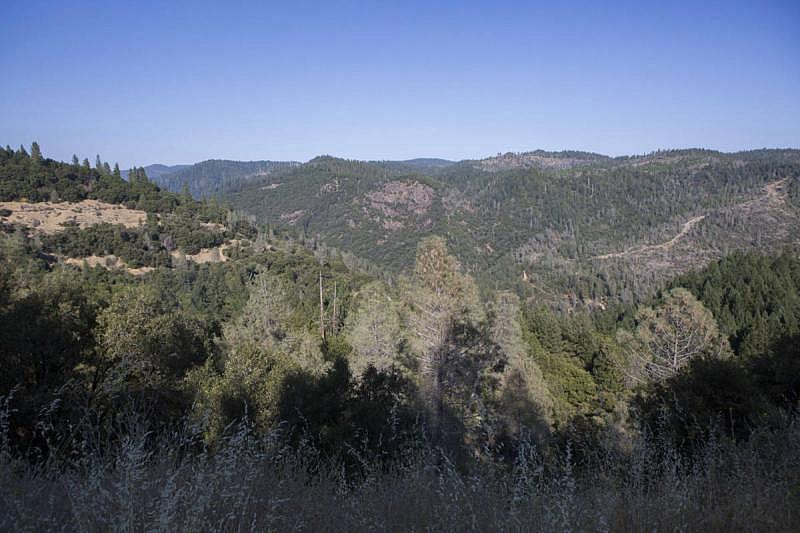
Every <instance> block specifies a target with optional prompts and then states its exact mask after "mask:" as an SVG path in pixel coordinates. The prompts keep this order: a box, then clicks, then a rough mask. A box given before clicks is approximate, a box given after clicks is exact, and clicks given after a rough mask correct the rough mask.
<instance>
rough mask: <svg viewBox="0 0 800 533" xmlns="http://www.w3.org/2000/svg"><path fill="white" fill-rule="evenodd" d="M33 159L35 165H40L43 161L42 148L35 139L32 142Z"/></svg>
mask: <svg viewBox="0 0 800 533" xmlns="http://www.w3.org/2000/svg"><path fill="white" fill-rule="evenodd" d="M31 161H33V163H34V164H35V165H39V164H41V162H42V150H41V148H39V143H37V142H36V141H33V142H32V143H31Z"/></svg>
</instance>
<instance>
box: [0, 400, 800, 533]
mask: <svg viewBox="0 0 800 533" xmlns="http://www.w3.org/2000/svg"><path fill="white" fill-rule="evenodd" d="M0 412H1V411H0ZM4 420H5V419H4V418H3V416H0V425H4ZM145 428H146V425H145V424H140V423H135V421H134V423H132V424H130V425H129V431H128V432H126V434H125V435H124V436H120V438H118V439H116V440H115V441H114V442H113V443H108V442H107V443H105V444H104V446H102V447H101V446H97V447H96V448H94V449H84V450H83V451H82V453H77V454H75V455H74V456H71V457H72V458H69V457H67V458H63V457H62V458H59V459H57V460H56V459H48V460H45V461H42V462H40V463H38V464H31V463H30V462H22V461H20V460H18V459H15V458H14V457H13V456H12V454H11V453H10V450H9V448H8V443H7V442H6V441H5V440H4V441H2V450H0V457H1V459H0V530H2V531H37V532H38V531H294V530H300V531H334V530H335V531H376V530H377V531H384V530H385V531H476V530H477V531H495V530H502V531H705V532H709V531H770V532H774V531H798V530H800V423H798V422H797V421H795V422H794V423H792V424H790V425H789V426H788V427H787V428H786V429H785V430H782V431H780V432H768V431H756V432H755V433H753V435H752V437H751V438H750V439H749V440H748V441H747V442H743V443H738V444H734V443H731V442H730V441H727V440H725V439H722V438H711V439H710V440H709V441H708V442H706V443H705V444H704V445H703V446H702V447H700V448H699V449H698V451H697V452H696V453H695V454H694V455H693V456H692V457H685V456H682V455H681V454H680V453H678V452H677V451H676V450H674V449H673V448H671V446H670V445H669V444H667V443H665V442H658V441H656V440H653V439H646V438H643V439H640V440H639V441H638V442H636V443H635V444H633V446H632V447H630V448H628V449H626V450H625V451H620V449H619V448H616V449H615V450H614V451H612V450H606V449H599V450H597V453H595V454H592V458H591V459H583V460H581V462H578V461H577V460H576V458H575V456H574V454H573V453H572V451H571V449H570V447H569V445H567V446H564V447H563V448H561V449H557V450H540V449H538V448H537V447H536V446H534V445H533V444H531V443H530V442H527V441H525V442H522V443H520V444H519V446H518V448H517V452H516V458H515V459H514V460H513V461H511V462H504V463H499V462H492V461H484V462H482V463H476V464H475V465H473V466H472V467H471V468H468V469H465V468H463V467H459V466H457V465H455V464H454V463H453V462H452V461H451V460H450V459H449V458H448V455H447V454H446V453H444V452H443V451H441V450H437V449H435V448H432V447H429V446H426V445H424V444H422V443H420V444H419V445H418V446H411V447H409V448H408V449H407V451H406V453H405V454H403V455H402V456H401V457H399V458H396V459H394V460H393V461H392V462H384V461H379V460H375V459H371V458H367V457H364V456H362V455H361V454H360V453H359V452H358V451H357V450H356V449H351V450H350V451H349V457H350V458H351V459H352V460H350V461H348V462H349V465H350V466H349V467H346V466H345V464H344V462H342V461H340V460H338V461H335V460H330V459H326V458H325V457H322V456H321V454H320V453H319V452H318V451H317V450H315V449H314V447H313V446H311V445H310V444H309V443H307V442H306V443H301V445H300V446H299V447H293V448H289V447H286V446H283V445H282V444H281V442H284V441H283V439H281V438H280V435H279V434H278V433H274V434H271V435H268V436H266V437H263V438H255V437H253V436H252V435H251V433H250V432H249V431H248V429H247V427H246V426H245V425H242V426H241V427H240V428H239V429H238V430H237V431H235V432H233V433H232V434H231V435H229V436H228V437H227V438H226V439H225V441H224V443H223V444H222V445H220V446H219V447H218V448H216V449H215V450H213V451H212V450H209V449H206V448H204V447H203V446H202V445H201V444H200V443H201V442H202V439H201V438H199V435H198V433H197V432H196V431H194V430H193V429H192V428H191V427H187V428H182V429H181V430H179V431H173V432H168V433H164V434H161V435H155V434H153V433H150V432H148V431H147V430H146V429H145ZM2 429H4V430H5V429H7V426H6V427H3V428H2ZM83 446H88V445H86V444H83ZM353 464H356V465H359V468H357V469H354V468H353V467H352V465H353ZM354 470H357V473H356V474H354V473H353V471H354Z"/></svg>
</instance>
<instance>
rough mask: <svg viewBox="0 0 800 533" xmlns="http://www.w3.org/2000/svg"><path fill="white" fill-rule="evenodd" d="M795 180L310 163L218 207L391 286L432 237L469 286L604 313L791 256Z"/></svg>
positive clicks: (697, 166) (704, 159)
mask: <svg viewBox="0 0 800 533" xmlns="http://www.w3.org/2000/svg"><path fill="white" fill-rule="evenodd" d="M799 176H800V152H798V151H792V150H761V151H753V152H741V153H735V154H723V153H720V152H713V151H708V150H678V151H666V152H656V153H653V154H650V155H646V156H636V157H621V158H614V159H612V158H608V157H604V156H599V155H597V154H586V153H582V152H559V153H549V152H530V153H525V154H505V155H502V156H498V157H496V158H489V159H486V160H481V161H464V162H461V163H458V164H452V165H447V166H439V167H437V168H433V167H430V166H429V167H412V166H402V165H386V164H378V163H365V162H359V161H345V160H341V159H336V158H332V157H320V158H316V159H314V160H311V161H309V162H308V163H306V164H304V165H301V166H298V167H296V168H293V169H291V170H290V171H288V172H278V173H275V174H273V175H271V176H268V177H265V178H263V179H261V180H256V181H253V182H252V183H249V184H246V185H245V186H244V187H243V188H242V190H241V191H239V192H231V193H230V194H228V195H226V196H225V198H226V200H228V201H230V202H231V204H232V205H234V206H235V207H237V208H241V209H243V210H245V211H247V212H248V213H251V214H253V215H256V216H257V217H259V218H260V219H261V220H264V221H267V222H270V223H272V224H277V225H281V224H282V225H292V226H294V227H296V228H298V229H299V230H300V231H302V233H303V234H304V235H305V236H306V238H307V239H315V240H318V241H321V242H324V243H325V244H326V245H328V246H331V247H335V248H337V249H340V250H342V251H347V252H350V253H353V254H355V255H356V256H358V257H361V258H363V259H366V260H369V261H370V262H372V263H375V264H378V265H381V266H382V267H383V268H384V269H385V270H386V272H387V273H389V274H396V273H397V272H399V271H401V270H402V269H404V268H408V267H409V266H410V265H411V264H412V261H413V250H414V248H415V246H416V243H417V242H419V240H420V239H422V238H424V237H425V236H428V235H442V236H444V237H445V238H446V239H447V242H448V245H449V246H450V247H451V249H452V250H453V252H454V253H455V254H456V256H457V257H458V259H459V260H460V261H461V263H462V265H463V266H464V268H465V269H466V270H467V271H469V272H471V273H473V274H474V275H475V276H476V277H477V279H478V280H479V283H480V284H481V286H484V287H490V288H496V287H505V288H510V289H514V290H515V291H516V292H517V293H518V294H520V295H523V296H524V297H526V298H531V299H536V300H539V299H541V298H545V299H546V300H548V301H550V302H551V303H553V304H554V305H567V306H575V305H590V306H600V307H602V306H607V305H609V304H612V303H614V302H617V301H625V302H636V301H639V300H640V299H642V298H644V297H647V296H648V295H650V294H652V291H653V289H654V288H656V287H657V286H658V285H659V284H661V283H664V282H665V281H667V280H668V279H669V278H671V277H673V276H675V275H677V274H679V273H681V272H685V271H688V270H690V269H693V268H700V267H702V266H704V265H705V264H707V263H708V262H709V261H711V260H713V259H719V258H721V257H724V256H725V255H727V254H728V253H729V252H730V251H732V250H736V249H743V250H763V251H770V250H773V251H774V250H778V249H780V248H781V247H783V246H789V247H792V248H797V247H798V245H800V241H798V239H799V238H800V237H798V235H800V214H799V211H798V206H799V205H800V204H798V201H797V195H796V194H795V193H793V192H792V191H795V192H796V190H797V189H798V180H799V179H800V178H799Z"/></svg>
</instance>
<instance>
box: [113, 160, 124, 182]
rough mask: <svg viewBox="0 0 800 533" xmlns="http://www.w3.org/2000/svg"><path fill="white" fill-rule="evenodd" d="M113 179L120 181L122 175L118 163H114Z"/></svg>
mask: <svg viewBox="0 0 800 533" xmlns="http://www.w3.org/2000/svg"><path fill="white" fill-rule="evenodd" d="M114 177H115V178H119V179H122V173H121V172H120V171H119V163H114Z"/></svg>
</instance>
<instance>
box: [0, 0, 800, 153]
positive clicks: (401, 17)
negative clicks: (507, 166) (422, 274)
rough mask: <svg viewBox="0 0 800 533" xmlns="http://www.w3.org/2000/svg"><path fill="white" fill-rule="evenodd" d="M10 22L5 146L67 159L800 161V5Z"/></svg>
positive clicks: (167, 9) (617, 5) (534, 7)
mask: <svg viewBox="0 0 800 533" xmlns="http://www.w3.org/2000/svg"><path fill="white" fill-rule="evenodd" d="M645 4H648V5H645ZM0 11H2V15H1V16H0V72H1V73H2V75H0V143H2V144H3V145H5V144H11V145H15V146H16V145H19V144H20V143H25V144H26V145H28V144H29V143H30V142H31V141H32V140H34V139H37V140H38V141H39V143H40V144H41V145H42V148H43V150H44V152H45V153H46V154H47V155H50V156H53V157H55V158H58V159H69V158H70V157H71V156H72V154H73V153H77V154H78V155H79V156H80V157H85V156H86V157H89V158H90V159H92V160H93V157H94V154H95V153H98V152H99V153H100V154H101V155H102V156H103V158H104V159H107V160H109V161H111V162H114V161H119V163H120V164H121V165H122V166H123V167H127V166H129V165H131V164H138V165H143V164H148V163H155V162H162V163H184V162H194V161H199V160H203V159H207V158H211V157H216V158H231V159H297V160H306V159H308V158H310V157H313V156H315V155H318V154H322V153H328V154H333V155H338V156H343V157H352V158H359V159H404V158H410V157H418V156H439V157H446V158H452V159H462V158H472V157H480V156H485V155H491V154H494V153H496V152H498V151H524V150H532V149H537V148H543V149H566V148H572V149H583V150H591V151H597V152H602V153H607V154H611V155H619V154H632V153H645V152H649V151H651V150H654V149H659V148H673V147H690V146H691V147H694V146H700V147H707V148H714V149H721V150H725V151H733V150H740V149H748V148H755V147H800V1H798V0H790V1H769V0H766V1H753V2H736V1H724V2H670V1H665V2H599V1H597V2H503V1H493V2H468V1H467V2H454V1H453V2H435V1H428V2H399V1H397V2H391V1H383V0H374V1H371V2H366V1H365V2H335V1H330V2H313V3H310V2H309V3H307V2H302V1H288V0H287V1H284V2H274V3H273V2H242V3H238V2H224V3H223V2H219V3H218V4H216V3H205V2H200V1H191V2H168V1H159V2H114V1H109V2H105V1H104V2H70V1H54V2H35V1H17V0H10V1H9V0H6V1H4V2H3V3H2V8H0Z"/></svg>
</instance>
